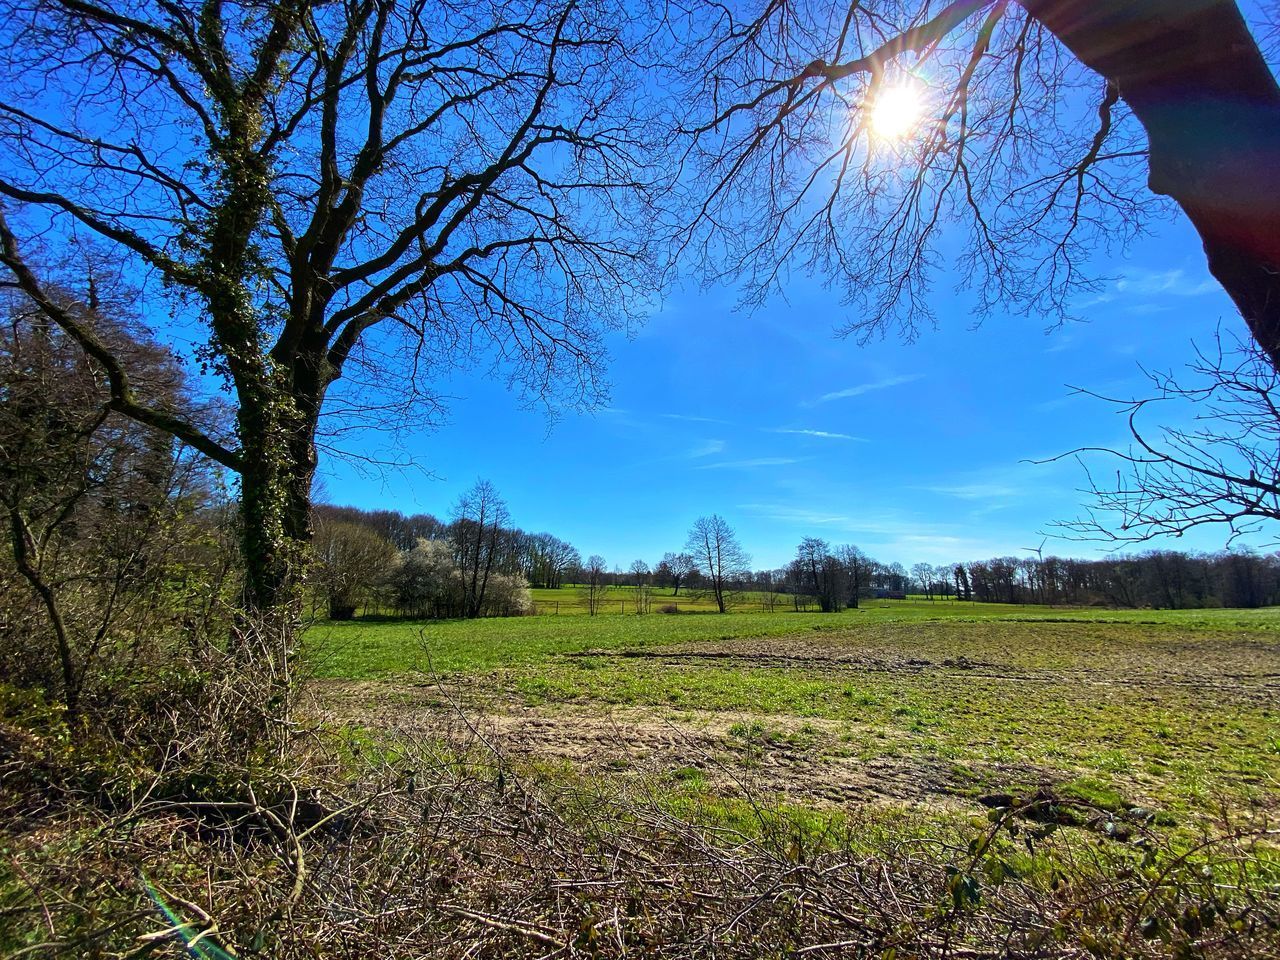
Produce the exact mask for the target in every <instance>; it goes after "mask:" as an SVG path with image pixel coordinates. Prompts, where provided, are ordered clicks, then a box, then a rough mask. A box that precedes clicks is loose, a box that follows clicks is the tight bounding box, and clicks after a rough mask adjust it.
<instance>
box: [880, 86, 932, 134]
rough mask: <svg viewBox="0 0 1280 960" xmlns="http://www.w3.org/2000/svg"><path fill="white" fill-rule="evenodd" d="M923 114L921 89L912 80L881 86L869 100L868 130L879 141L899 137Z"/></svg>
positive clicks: (910, 130)
mask: <svg viewBox="0 0 1280 960" xmlns="http://www.w3.org/2000/svg"><path fill="white" fill-rule="evenodd" d="M923 113H924V92H923V91H922V90H921V89H920V87H919V86H918V85H917V84H914V83H897V84H894V85H892V86H887V85H886V86H882V87H881V88H880V89H879V90H878V91H877V92H876V94H875V99H874V100H872V102H871V130H872V131H873V132H874V133H875V134H876V136H878V137H880V138H881V139H882V140H903V139H906V138H907V137H908V136H910V134H911V132H912V131H913V130H914V129H915V128H916V125H917V124H919V122H920V117H921V115H922V114H923Z"/></svg>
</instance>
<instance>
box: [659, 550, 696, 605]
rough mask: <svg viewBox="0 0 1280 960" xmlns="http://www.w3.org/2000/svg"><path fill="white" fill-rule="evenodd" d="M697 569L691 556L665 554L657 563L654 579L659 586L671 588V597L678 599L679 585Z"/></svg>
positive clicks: (686, 554)
mask: <svg viewBox="0 0 1280 960" xmlns="http://www.w3.org/2000/svg"><path fill="white" fill-rule="evenodd" d="M697 567H698V564H697V561H696V560H695V559H694V558H693V554H691V553H671V552H667V553H664V554H663V555H662V560H661V561H660V562H659V563H658V568H657V571H656V572H655V579H656V580H657V582H658V585H659V586H663V587H666V586H670V587H673V588H674V589H673V590H672V593H671V595H672V596H673V597H678V596H680V585H681V584H683V583H685V582H686V581H687V580H688V579H689V575H690V574H691V573H693V572H694V571H695V570H697Z"/></svg>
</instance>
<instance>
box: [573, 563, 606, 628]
mask: <svg viewBox="0 0 1280 960" xmlns="http://www.w3.org/2000/svg"><path fill="white" fill-rule="evenodd" d="M608 576H609V568H608V566H607V565H606V564H605V559H604V557H602V556H600V554H598V553H593V554H592V555H591V556H589V557H588V558H587V562H586V563H585V564H584V565H583V567H582V571H581V573H580V574H579V575H578V580H579V584H578V586H579V589H580V590H581V592H582V599H583V601H584V602H585V603H586V605H587V613H588V614H590V615H591V616H593V617H594V616H595V615H596V614H597V613H599V612H600V609H601V607H602V605H603V604H604V595H605V591H606V590H607V589H608V582H607V578H608Z"/></svg>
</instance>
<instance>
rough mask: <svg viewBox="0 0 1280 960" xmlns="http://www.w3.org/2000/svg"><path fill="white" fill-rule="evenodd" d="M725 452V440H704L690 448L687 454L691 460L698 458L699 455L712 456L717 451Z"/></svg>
mask: <svg viewBox="0 0 1280 960" xmlns="http://www.w3.org/2000/svg"><path fill="white" fill-rule="evenodd" d="M723 452H724V441H723V440H704V441H703V442H702V443H701V444H699V445H698V446H696V447H694V448H693V449H692V450H690V451H689V452H688V453H687V454H686V456H687V457H688V458H689V459H690V460H696V459H698V458H699V457H710V456H712V455H714V454H717V453H723Z"/></svg>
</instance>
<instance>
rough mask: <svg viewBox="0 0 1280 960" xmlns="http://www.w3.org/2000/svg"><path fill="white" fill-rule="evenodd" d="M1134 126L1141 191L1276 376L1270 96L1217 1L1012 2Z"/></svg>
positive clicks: (1278, 306)
mask: <svg viewBox="0 0 1280 960" xmlns="http://www.w3.org/2000/svg"><path fill="white" fill-rule="evenodd" d="M1021 3H1022V6H1023V7H1024V8H1025V9H1026V10H1027V11H1028V12H1029V13H1030V14H1031V15H1032V16H1033V17H1035V18H1036V19H1037V20H1038V21H1039V22H1040V23H1042V24H1043V25H1044V26H1045V27H1047V28H1048V29H1049V30H1050V31H1051V32H1052V33H1053V34H1054V35H1055V36H1057V37H1058V39H1059V40H1061V41H1062V42H1063V43H1064V44H1065V45H1066V46H1067V47H1068V48H1069V49H1070V50H1071V52H1072V53H1073V54H1075V56H1076V57H1078V58H1079V59H1080V60H1081V62H1083V63H1084V64H1086V65H1087V66H1088V67H1090V68H1091V69H1093V70H1095V71H1097V72H1098V73H1099V74H1101V75H1102V76H1103V77H1105V78H1106V79H1107V80H1109V81H1110V82H1111V83H1113V84H1114V85H1115V87H1116V88H1117V89H1118V90H1119V92H1120V96H1121V97H1123V98H1124V100H1125V102H1126V103H1127V104H1128V105H1129V107H1130V108H1131V109H1132V110H1133V112H1134V114H1135V115H1136V116H1137V118H1138V119H1139V120H1140V121H1141V122H1142V124H1143V126H1144V127H1145V128H1146V131H1147V136H1148V138H1149V142H1150V167H1151V173H1150V185H1151V189H1152V190H1153V191H1154V192H1156V193H1160V194H1165V195H1167V196H1169V197H1171V198H1172V199H1173V200H1174V201H1175V202H1176V203H1177V204H1178V205H1179V206H1180V207H1181V208H1182V209H1183V211H1184V212H1185V213H1186V214H1187V217H1188V218H1189V219H1190V220H1191V223H1192V224H1193V225H1194V226H1195V228H1196V230H1197V231H1198V232H1199V234H1200V237H1201V239H1202V240H1203V241H1204V249H1205V254H1206V255H1207V257H1208V260H1209V270H1210V272H1211V273H1212V274H1213V276H1214V277H1215V278H1216V279H1217V280H1218V281H1219V282H1220V283H1221V284H1222V286H1223V288H1224V289H1225V290H1226V292H1227V293H1228V294H1229V295H1230V296H1231V299H1232V300H1234V301H1235V303H1236V306H1237V307H1238V308H1239V310H1240V313H1241V314H1242V315H1243V317H1244V319H1245V322H1246V323H1247V324H1248V325H1249V331H1250V333H1252V335H1253V338H1254V340H1255V341H1256V342H1257V344H1258V346H1259V347H1261V348H1262V349H1263V350H1264V351H1265V352H1266V353H1267V355H1268V356H1269V357H1270V358H1271V362H1272V364H1273V365H1274V366H1275V367H1276V369H1278V370H1280V189H1277V177H1278V176H1280V86H1277V84H1276V79H1275V77H1274V76H1273V75H1272V73H1271V71H1270V69H1269V68H1268V67H1267V63H1266V61H1265V60H1264V59H1263V56H1262V53H1261V51H1260V50H1259V49H1258V45H1257V43H1256V41H1255V40H1254V38H1253V36H1252V35H1251V34H1250V33H1249V29H1248V27H1247V25H1246V24H1245V22H1244V18H1243V17H1242V16H1241V14H1240V11H1239V9H1238V7H1237V5H1236V4H1235V3H1234V2H1228V0H1098V2H1092V0H1021Z"/></svg>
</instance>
